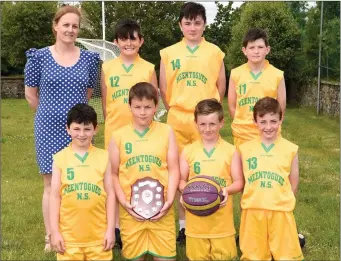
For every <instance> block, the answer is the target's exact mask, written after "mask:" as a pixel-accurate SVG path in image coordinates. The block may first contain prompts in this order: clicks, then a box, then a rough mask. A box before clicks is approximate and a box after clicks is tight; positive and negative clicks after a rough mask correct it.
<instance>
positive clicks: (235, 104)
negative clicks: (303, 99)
mask: <svg viewBox="0 0 341 261" xmlns="http://www.w3.org/2000/svg"><path fill="white" fill-rule="evenodd" d="M242 51H243V53H244V55H245V56H246V58H247V60H248V61H247V63H245V64H243V65H241V66H239V67H237V68H235V69H233V70H232V71H231V75H230V81H229V91H228V108H229V112H230V115H231V117H232V118H233V122H232V125H231V127H232V134H233V137H234V145H235V146H237V148H238V147H239V146H240V145H241V144H243V143H244V142H246V141H249V140H252V139H254V138H255V137H256V136H258V130H257V128H256V126H255V125H254V124H253V120H252V112H253V106H254V105H255V103H256V102H257V101H258V100H259V99H260V98H263V97H265V96H269V97H273V98H276V99H277V100H278V102H279V103H280V105H281V108H282V112H283V115H284V111H285V107H286V93H285V81H284V76H283V71H281V70H278V69H277V68H275V67H274V66H272V65H271V64H269V61H268V60H266V59H265V57H266V55H267V54H268V53H269V52H270V46H269V42H268V37H267V34H266V32H265V31H264V30H262V29H259V28H252V29H250V30H249V31H248V32H247V33H246V34H245V36H244V39H243V48H242Z"/></svg>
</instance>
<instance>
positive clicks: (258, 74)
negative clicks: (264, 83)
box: [250, 71, 262, 80]
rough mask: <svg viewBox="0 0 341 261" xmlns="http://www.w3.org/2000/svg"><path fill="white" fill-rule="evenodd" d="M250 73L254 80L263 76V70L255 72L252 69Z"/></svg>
mask: <svg viewBox="0 0 341 261" xmlns="http://www.w3.org/2000/svg"><path fill="white" fill-rule="evenodd" d="M250 74H251V76H252V78H253V79H254V80H257V79H258V78H259V76H261V74H262V72H259V73H257V74H254V73H253V72H251V71H250Z"/></svg>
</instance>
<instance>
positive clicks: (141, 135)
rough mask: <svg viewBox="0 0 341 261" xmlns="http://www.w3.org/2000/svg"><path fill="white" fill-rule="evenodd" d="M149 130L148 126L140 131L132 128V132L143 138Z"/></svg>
mask: <svg viewBox="0 0 341 261" xmlns="http://www.w3.org/2000/svg"><path fill="white" fill-rule="evenodd" d="M149 130H150V128H149V127H148V128H147V129H145V130H144V131H142V132H139V131H138V130H135V129H134V132H135V133H136V134H137V136H139V137H140V138H143V137H144V135H146V134H147V132H148V131H149Z"/></svg>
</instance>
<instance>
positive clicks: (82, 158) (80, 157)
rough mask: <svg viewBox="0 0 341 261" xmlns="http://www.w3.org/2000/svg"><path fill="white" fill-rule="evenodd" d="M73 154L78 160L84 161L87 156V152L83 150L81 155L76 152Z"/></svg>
mask: <svg viewBox="0 0 341 261" xmlns="http://www.w3.org/2000/svg"><path fill="white" fill-rule="evenodd" d="M74 155H75V156H76V158H77V159H79V160H80V162H82V163H84V162H85V161H86V159H87V158H88V156H89V152H85V154H84V156H83V157H82V156H80V155H78V154H77V153H75V154H74Z"/></svg>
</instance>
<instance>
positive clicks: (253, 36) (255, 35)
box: [243, 28, 269, 48]
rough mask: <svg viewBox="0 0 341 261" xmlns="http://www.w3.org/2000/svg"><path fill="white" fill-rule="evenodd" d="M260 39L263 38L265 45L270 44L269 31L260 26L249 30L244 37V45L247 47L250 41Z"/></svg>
mask: <svg viewBox="0 0 341 261" xmlns="http://www.w3.org/2000/svg"><path fill="white" fill-rule="evenodd" d="M258 39H263V40H264V42H265V46H269V40H268V35H267V33H266V32H265V31H264V30H262V29H260V28H251V29H249V30H248V31H247V33H246V34H245V35H244V38H243V47H244V48H246V46H247V44H248V43H249V42H254V41H256V40H258Z"/></svg>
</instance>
